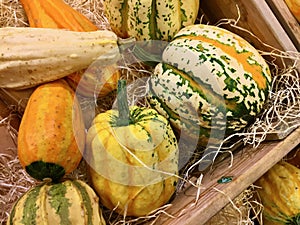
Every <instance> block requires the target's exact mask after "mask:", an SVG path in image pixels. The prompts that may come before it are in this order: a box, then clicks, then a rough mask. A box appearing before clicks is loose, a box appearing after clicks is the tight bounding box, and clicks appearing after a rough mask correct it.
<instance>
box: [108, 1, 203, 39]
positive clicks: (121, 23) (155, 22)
mask: <svg viewBox="0 0 300 225" xmlns="http://www.w3.org/2000/svg"><path fill="white" fill-rule="evenodd" d="M104 6H105V12H106V16H107V18H108V20H109V22H110V25H111V27H112V30H113V31H114V32H115V33H116V34H117V35H119V36H120V37H123V38H126V37H130V36H132V37H135V38H137V39H138V40H153V39H155V40H156V39H157V40H165V41H167V40H171V39H172V38H173V36H174V35H175V34H176V32H178V31H179V29H180V28H181V27H183V26H187V25H190V24H193V23H194V22H195V20H196V17H197V13H198V9H199V0H185V1H180V0H171V1H165V0H162V1H161V0H153V1H149V0H147V1H141V0H134V1H128V0H124V1H119V0H105V1H104Z"/></svg>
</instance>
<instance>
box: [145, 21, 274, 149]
mask: <svg viewBox="0 0 300 225" xmlns="http://www.w3.org/2000/svg"><path fill="white" fill-rule="evenodd" d="M270 85H271V74H270V70H269V67H268V65H267V63H266V62H265V61H264V59H263V58H262V57H261V55H260V54H259V53H258V51H257V50H256V49H255V48H254V47H252V46H251V45H250V44H249V43H247V41H245V40H244V39H242V38H241V37H239V36H237V35H235V34H233V33H231V32H229V31H227V30H225V29H221V28H218V27H215V26H208V25H200V24H199V25H191V26H188V27H186V28H183V29H182V30H181V31H179V32H178V33H177V34H176V36H175V37H174V39H173V40H172V41H171V42H170V43H169V44H168V46H167V47H166V48H165V49H164V51H163V55H162V62H161V63H159V64H158V65H157V66H156V67H155V71H154V74H153V76H151V79H150V82H149V88H150V97H149V99H150V104H151V105H152V106H153V107H154V108H155V109H157V110H158V111H159V112H160V113H162V114H163V115H164V116H166V117H167V118H169V119H170V121H171V123H172V125H173V127H174V128H175V129H176V130H182V129H186V131H187V132H189V133H194V136H195V137H196V138H197V137H199V139H200V141H201V142H202V139H203V140H205V139H207V138H208V137H209V134H211V133H212V132H210V130H211V129H214V130H215V131H218V130H226V133H227V134H230V133H233V132H236V131H239V130H241V129H242V128H244V127H245V126H247V125H248V124H249V122H251V121H252V120H253V118H254V117H255V116H256V115H258V113H259V112H260V111H261V110H262V108H263V106H264V103H265V102H266V100H267V96H268V91H269V89H270ZM193 130H194V131H193ZM197 133H198V134H199V135H198V134H197ZM192 135H193V134H192ZM218 135H219V133H218V132H217V134H215V137H213V138H217V136H218ZM202 144H203V145H206V144H207V140H206V141H203V143H202Z"/></svg>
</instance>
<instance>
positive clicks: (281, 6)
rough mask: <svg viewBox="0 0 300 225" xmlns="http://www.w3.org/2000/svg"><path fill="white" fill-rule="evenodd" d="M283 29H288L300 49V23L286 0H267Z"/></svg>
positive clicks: (299, 49)
mask: <svg viewBox="0 0 300 225" xmlns="http://www.w3.org/2000/svg"><path fill="white" fill-rule="evenodd" d="M266 2H267V3H268V5H269V7H270V8H271V10H272V11H273V13H274V14H275V16H276V18H277V19H278V21H279V22H280V24H281V26H282V27H283V29H284V30H285V31H286V33H287V34H288V36H289V37H290V39H291V41H292V42H293V43H294V45H295V47H296V49H297V50H298V51H300V24H299V23H298V21H297V20H296V18H295V17H294V15H293V14H292V13H291V11H290V9H289V8H288V6H287V5H286V3H285V1H284V0H266Z"/></svg>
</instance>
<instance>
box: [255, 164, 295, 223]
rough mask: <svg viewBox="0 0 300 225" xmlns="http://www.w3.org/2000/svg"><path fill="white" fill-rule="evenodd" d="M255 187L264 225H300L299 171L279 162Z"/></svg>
mask: <svg viewBox="0 0 300 225" xmlns="http://www.w3.org/2000/svg"><path fill="white" fill-rule="evenodd" d="M255 185H257V186H258V188H257V191H258V193H259V197H260V199H261V203H262V205H263V207H264V208H263V219H264V224H265V225H299V224H300V169H299V168H297V167H296V166H294V165H292V164H290V163H288V162H284V161H281V162H279V163H277V164H275V165H274V166H273V167H272V168H271V169H269V170H268V171H267V172H266V173H265V174H264V175H263V176H262V177H260V178H259V179H258V180H257V181H256V182H255Z"/></svg>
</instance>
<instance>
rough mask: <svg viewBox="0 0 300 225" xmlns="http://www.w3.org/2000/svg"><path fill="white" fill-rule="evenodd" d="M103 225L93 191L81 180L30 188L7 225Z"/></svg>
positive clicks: (97, 201) (15, 206) (96, 198)
mask: <svg viewBox="0 0 300 225" xmlns="http://www.w3.org/2000/svg"><path fill="white" fill-rule="evenodd" d="M24 224H26V225H28V224H38V225H43V224H53V225H54V224H55V225H66V224H69V225H105V224H106V222H105V220H104V218H103V216H102V211H101V210H100V208H99V198H98V196H97V195H96V193H95V192H94V190H93V189H92V188H91V187H90V186H89V185H87V184H86V183H85V182H83V181H81V180H65V181H63V182H60V183H44V184H41V185H38V186H35V187H33V188H31V189H30V190H29V191H27V192H26V193H25V194H24V195H23V196H21V197H20V198H19V199H18V200H17V202H16V203H15V205H14V206H13V208H12V211H11V213H10V215H9V218H8V220H7V225H24Z"/></svg>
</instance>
